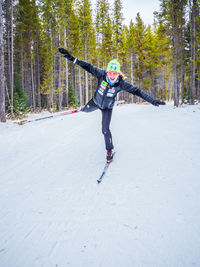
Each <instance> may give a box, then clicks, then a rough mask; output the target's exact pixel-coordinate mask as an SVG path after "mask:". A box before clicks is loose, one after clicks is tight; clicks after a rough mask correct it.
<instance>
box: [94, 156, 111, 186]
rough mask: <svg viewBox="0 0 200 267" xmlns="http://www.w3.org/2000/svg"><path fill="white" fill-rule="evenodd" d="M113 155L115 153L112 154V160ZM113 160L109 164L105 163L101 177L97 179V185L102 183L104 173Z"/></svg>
mask: <svg viewBox="0 0 200 267" xmlns="http://www.w3.org/2000/svg"><path fill="white" fill-rule="evenodd" d="M114 155H115V152H114V153H113V159H114ZM113 159H112V160H111V161H109V162H106V164H105V167H104V169H103V172H102V174H101V176H100V177H99V179H98V180H97V183H98V184H100V183H101V182H102V180H103V177H104V175H105V174H106V172H107V170H108V167H109V166H110V163H111V162H112V161H113Z"/></svg>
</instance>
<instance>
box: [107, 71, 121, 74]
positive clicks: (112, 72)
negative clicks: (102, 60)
mask: <svg viewBox="0 0 200 267" xmlns="http://www.w3.org/2000/svg"><path fill="white" fill-rule="evenodd" d="M108 74H109V75H119V72H117V71H108Z"/></svg>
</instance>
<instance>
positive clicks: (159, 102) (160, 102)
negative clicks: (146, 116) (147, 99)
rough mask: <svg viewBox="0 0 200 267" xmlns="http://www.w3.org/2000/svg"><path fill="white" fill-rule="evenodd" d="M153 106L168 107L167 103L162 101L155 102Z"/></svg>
mask: <svg viewBox="0 0 200 267" xmlns="http://www.w3.org/2000/svg"><path fill="white" fill-rule="evenodd" d="M152 105H154V106H157V107H159V105H166V103H165V102H164V101H161V100H154V101H153V102H152Z"/></svg>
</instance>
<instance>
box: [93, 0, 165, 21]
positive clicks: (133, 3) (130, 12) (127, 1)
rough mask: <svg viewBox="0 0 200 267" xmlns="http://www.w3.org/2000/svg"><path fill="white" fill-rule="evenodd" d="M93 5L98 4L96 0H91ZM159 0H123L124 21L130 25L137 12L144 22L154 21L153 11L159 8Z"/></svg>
mask: <svg viewBox="0 0 200 267" xmlns="http://www.w3.org/2000/svg"><path fill="white" fill-rule="evenodd" d="M108 1H109V3H110V4H113V2H114V0H108ZM91 2H92V5H93V7H94V6H95V4H96V0H91ZM159 3H160V2H159V0H122V5H123V10H122V11H123V15H124V18H125V20H124V23H125V24H126V25H127V26H128V25H129V23H130V21H131V19H132V20H133V22H135V18H136V15H137V13H138V12H139V13H140V16H141V18H142V20H143V22H144V24H146V25H148V24H152V23H153V12H154V11H158V10H159Z"/></svg>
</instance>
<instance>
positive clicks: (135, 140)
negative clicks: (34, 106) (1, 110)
mask: <svg viewBox="0 0 200 267" xmlns="http://www.w3.org/2000/svg"><path fill="white" fill-rule="evenodd" d="M111 129H112V134H113V140H114V145H115V150H116V156H115V160H114V162H113V163H112V164H111V165H110V168H109V170H108V172H107V174H106V176H105V178H104V180H103V182H102V183H101V184H97V182H96V179H97V178H98V177H99V175H100V174H101V171H102V169H103V166H104V161H105V148H104V140H103V136H102V134H101V113H100V112H99V111H95V112H93V113H90V114H85V113H78V114H73V115H70V116H66V117H57V118H55V119H50V120H44V121H39V122H35V123H30V124H26V125H23V126H18V125H16V124H13V123H11V122H8V123H7V124H0V267H36V266H37V267H42V266H43V267H66V266H70V267H133V266H136V267H140V266H141V267H148V266H149V267H188V266H200V238H199V237H200V172H199V170H200V160H199V159H200V106H199V105H198V106H197V105H196V106H187V107H182V108H179V109H174V108H173V106H172V105H171V104H169V105H167V106H164V107H160V108H157V107H154V106H152V105H124V106H121V107H115V108H114V111H113V118H112V123H111Z"/></svg>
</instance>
